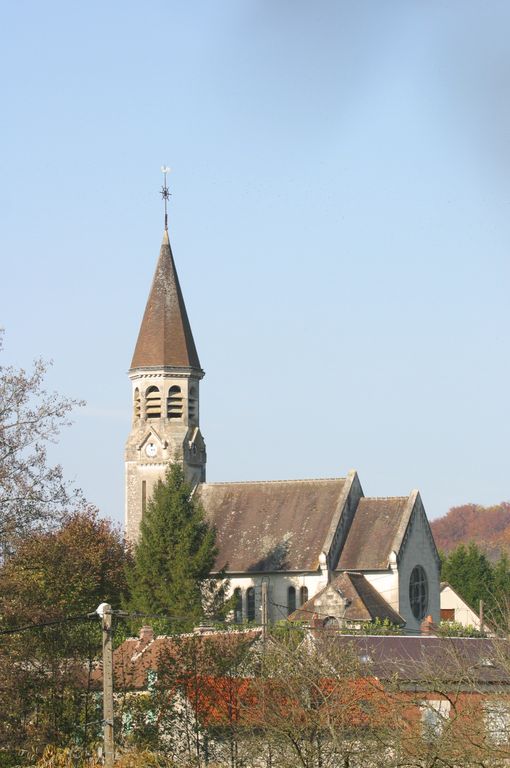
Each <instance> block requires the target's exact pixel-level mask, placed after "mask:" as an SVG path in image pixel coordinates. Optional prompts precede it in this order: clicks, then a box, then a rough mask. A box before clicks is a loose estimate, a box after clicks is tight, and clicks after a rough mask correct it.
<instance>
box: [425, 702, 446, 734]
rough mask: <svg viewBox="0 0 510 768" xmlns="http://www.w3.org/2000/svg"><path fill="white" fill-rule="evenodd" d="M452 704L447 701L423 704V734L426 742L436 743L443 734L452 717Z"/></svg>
mask: <svg viewBox="0 0 510 768" xmlns="http://www.w3.org/2000/svg"><path fill="white" fill-rule="evenodd" d="M450 707H451V704H450V702H449V701H446V699H434V700H430V701H423V702H422V704H421V707H420V709H421V724H422V734H423V738H424V739H425V740H426V741H435V740H436V739H438V738H439V737H440V736H441V734H442V733H443V729H444V727H445V725H446V723H447V721H448V718H449V717H450Z"/></svg>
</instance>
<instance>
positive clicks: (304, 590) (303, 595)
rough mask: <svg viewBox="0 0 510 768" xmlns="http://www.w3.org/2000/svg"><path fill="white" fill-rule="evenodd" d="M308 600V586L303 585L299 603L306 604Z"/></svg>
mask: <svg viewBox="0 0 510 768" xmlns="http://www.w3.org/2000/svg"><path fill="white" fill-rule="evenodd" d="M307 600H308V587H301V589H300V590H299V604H300V605H304V604H305V603H306V602H307Z"/></svg>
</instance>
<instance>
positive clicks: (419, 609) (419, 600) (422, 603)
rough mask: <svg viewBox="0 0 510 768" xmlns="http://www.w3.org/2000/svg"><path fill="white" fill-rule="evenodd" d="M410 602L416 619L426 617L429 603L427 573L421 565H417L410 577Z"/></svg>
mask: <svg viewBox="0 0 510 768" xmlns="http://www.w3.org/2000/svg"><path fill="white" fill-rule="evenodd" d="M409 602H410V603H411V610H412V612H413V616H414V618H415V619H420V620H421V619H424V618H425V614H426V613H427V608H428V604H429V584H428V581H427V574H426V573H425V569H424V568H422V566H421V565H415V566H414V568H413V570H412V572H411V578H410V579H409Z"/></svg>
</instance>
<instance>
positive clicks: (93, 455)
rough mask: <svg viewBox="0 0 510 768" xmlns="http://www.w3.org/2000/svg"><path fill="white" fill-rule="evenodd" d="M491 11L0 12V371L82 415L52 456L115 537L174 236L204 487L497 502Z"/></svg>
mask: <svg viewBox="0 0 510 768" xmlns="http://www.w3.org/2000/svg"><path fill="white" fill-rule="evenodd" d="M509 31H510V3H508V1H507V0H503V1H502V2H499V1H498V0H491V2H487V0H429V1H428V2H426V3H424V2H423V0H357V2H355V3H354V2H347V1H346V0H320V1H319V2H311V1H310V0H308V2H305V1H304V0H292V1H291V0H215V2H210V0H209V2H206V1H205V0H204V1H202V0H187V2H185V3H182V2H176V1H175V0H164V2H163V1H162V0H161V1H160V0H147V1H146V2H145V3H143V4H142V3H139V2H133V1H132V0H123V2H122V3H121V2H119V1H118V0H110V1H109V2H108V3H105V2H98V0H89V2H87V3H77V2H69V0H66V2H64V1H63V0H62V1H60V0H47V1H46V2H44V3H40V2H36V1H35V0H17V2H16V3H6V2H5V3H3V4H2V5H1V7H0V71H1V72H2V76H1V77H2V86H1V91H0V92H1V97H0V98H1V107H2V109H1V113H2V119H1V123H0V126H1V127H0V132H1V137H2V151H1V152H0V173H1V179H2V183H1V184H0V217H1V226H0V253H1V263H2V267H1V277H0V326H2V327H3V328H5V337H4V350H3V352H2V354H1V357H0V360H1V363H2V365H14V366H22V367H25V368H30V366H31V364H32V361H33V360H34V359H35V358H38V357H43V358H44V359H46V360H52V361H53V365H52V366H51V368H50V370H49V372H48V376H47V385H48V388H49V389H50V390H56V391H58V392H60V393H62V394H65V395H67V396H70V397H74V398H77V399H83V400H85V401H86V406H84V407H82V408H79V409H77V410H76V411H75V415H74V424H73V425H72V426H71V427H69V428H67V429H66V430H65V431H64V432H63V433H62V435H61V438H60V440H59V441H58V443H57V444H55V445H53V446H51V450H50V454H51V459H52V461H54V462H59V463H61V464H62V466H63V468H64V472H65V474H66V476H67V477H68V478H69V479H70V480H72V481H73V482H74V483H75V484H76V485H77V486H78V487H80V488H81V489H82V490H83V492H84V494H85V496H86V497H87V499H88V500H89V501H90V502H91V503H93V504H95V505H97V507H98V508H99V510H100V512H101V514H102V515H104V516H108V517H111V518H113V519H114V520H116V521H122V520H123V515H124V468H123V456H124V443H125V440H126V438H127V435H128V432H129V429H130V419H131V402H130V401H131V387H130V382H129V379H128V376H127V370H128V368H129V365H130V361H131V356H132V353H133V349H134V345H135V342H136V337H137V333H138V329H139V325H140V321H141V317H142V314H143V310H144V306H145V302H146V299H147V295H148V291H149V287H150V283H151V280H152V275H153V271H154V268H155V264H156V259H157V256H158V253H159V246H160V242H161V237H162V233H163V215H162V203H161V198H160V195H159V189H160V186H161V183H162V177H161V173H160V167H161V165H163V164H167V165H169V166H170V167H171V169H172V172H171V174H170V176H169V186H170V190H171V193H172V197H171V201H170V209H169V228H170V239H171V243H172V248H173V252H174V257H175V260H176V264H177V269H178V272H179V277H180V281H181V286H182V289H183V293H184V297H185V301H186V305H187V309H188V315H189V317H190V321H191V325H192V329H193V333H194V337H195V342H196V345H197V348H198V352H199V355H200V360H201V363H202V366H203V368H204V369H205V371H206V376H205V379H204V381H203V382H202V386H201V428H202V432H203V434H204V437H205V439H206V442H207V451H208V465H207V478H208V480H209V481H219V480H223V481H226V480H243V479H244V480H250V479H286V478H289V479H290V478H307V477H337V476H344V475H345V474H346V472H347V471H348V470H350V469H353V468H354V469H356V470H358V472H359V476H360V480H361V484H362V486H363V489H364V492H365V494H366V495H371V496H399V495H407V494H408V493H409V491H410V490H411V489H413V488H419V489H420V492H421V495H422V498H423V501H424V504H425V508H426V510H427V512H428V515H429V517H430V518H434V517H437V516H440V515H443V514H445V513H446V512H447V511H448V509H449V508H450V507H452V506H454V505H459V504H464V503H467V502H474V503H479V504H484V505H489V504H494V503H498V502H500V501H502V500H509V499H510V472H509V470H510V452H509V450H508V443H509V440H508V436H509V424H510V408H509V396H508V390H509V386H508V382H509V379H510V365H509V355H508V338H509V322H508V284H509V262H508V252H509V248H508V246H509V243H510V216H509V204H510V174H509V171H510V141H509V139H510V46H509V45H508V38H509Z"/></svg>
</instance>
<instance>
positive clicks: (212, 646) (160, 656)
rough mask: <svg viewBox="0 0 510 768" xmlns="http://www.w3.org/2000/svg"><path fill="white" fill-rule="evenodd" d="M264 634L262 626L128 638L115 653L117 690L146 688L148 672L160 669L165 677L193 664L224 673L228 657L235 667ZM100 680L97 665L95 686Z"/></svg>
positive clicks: (199, 669) (209, 671)
mask: <svg viewBox="0 0 510 768" xmlns="http://www.w3.org/2000/svg"><path fill="white" fill-rule="evenodd" d="M147 629H148V628H147ZM261 633H262V630H261V629H260V628H253V629H250V630H244V631H242V630H241V631H215V632H209V633H207V634H203V635H201V634H195V633H191V634H188V635H176V636H174V637H171V636H167V635H161V636H159V637H154V636H153V635H152V633H151V635H150V636H149V637H145V638H143V637H141V638H136V637H132V638H128V639H127V640H124V642H123V643H122V644H121V645H120V646H119V647H118V648H116V649H115V650H114V652H113V673H114V683H115V687H116V688H117V689H118V690H139V689H143V688H146V687H147V680H148V673H149V671H155V672H158V674H159V676H160V678H161V679H164V677H165V674H167V675H168V676H169V677H171V676H172V675H177V676H178V675H179V674H184V673H186V672H187V673H189V671H190V665H192V666H193V670H194V671H195V672H196V673H197V674H203V675H206V674H214V671H215V667H218V666H221V668H222V669H223V673H225V672H226V671H227V670H228V664H229V660H230V661H231V663H232V665H233V666H236V664H239V660H240V659H242V658H244V654H245V652H246V651H247V650H248V648H249V647H250V646H251V645H252V644H253V643H254V641H255V640H257V639H258V638H259V637H260V636H261ZM216 673H217V670H216ZM101 680H102V671H101V669H100V668H97V669H96V670H94V673H93V675H92V681H91V682H92V685H93V686H95V685H99V684H100V683H101Z"/></svg>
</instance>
